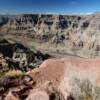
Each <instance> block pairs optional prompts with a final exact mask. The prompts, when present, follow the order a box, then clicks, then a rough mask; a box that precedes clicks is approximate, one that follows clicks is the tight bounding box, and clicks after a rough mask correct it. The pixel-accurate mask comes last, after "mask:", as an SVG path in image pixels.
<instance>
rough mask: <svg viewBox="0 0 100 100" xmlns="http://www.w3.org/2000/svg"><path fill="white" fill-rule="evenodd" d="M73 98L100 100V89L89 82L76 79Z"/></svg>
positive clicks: (75, 99)
mask: <svg viewBox="0 0 100 100" xmlns="http://www.w3.org/2000/svg"><path fill="white" fill-rule="evenodd" d="M71 96H72V97H73V98H74V100H100V87H97V86H95V84H93V83H92V82H91V81H89V80H79V79H75V80H74V84H73V89H72V93H71Z"/></svg>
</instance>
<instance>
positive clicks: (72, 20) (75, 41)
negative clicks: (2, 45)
mask: <svg viewBox="0 0 100 100" xmlns="http://www.w3.org/2000/svg"><path fill="white" fill-rule="evenodd" d="M0 32H1V33H9V34H15V35H17V34H18V35H25V34H27V36H28V37H30V38H32V39H33V40H34V41H36V42H39V43H40V42H42V43H44V44H45V43H48V46H49V45H50V44H52V45H53V46H54V47H56V48H57V47H60V48H58V49H57V50H59V51H61V52H62V50H61V49H62V47H63V51H69V52H71V53H73V54H75V55H77V54H79V55H81V56H87V54H88V55H89V56H88V57H91V56H93V57H94V56H95V55H98V56H99V53H98V52H99V51H100V42H99V41H100V39H99V38H100V34H99V32H100V14H93V15H88V16H75V15H50V14H49V15H40V14H24V15H16V16H1V18H0ZM80 51H81V52H80ZM82 51H83V52H82ZM84 54H86V55H84Z"/></svg>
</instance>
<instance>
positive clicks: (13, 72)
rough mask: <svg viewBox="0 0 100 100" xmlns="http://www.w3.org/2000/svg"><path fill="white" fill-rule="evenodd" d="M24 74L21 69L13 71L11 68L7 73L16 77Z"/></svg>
mask: <svg viewBox="0 0 100 100" xmlns="http://www.w3.org/2000/svg"><path fill="white" fill-rule="evenodd" d="M22 75H23V73H22V72H21V71H19V70H12V71H11V70H10V71H8V72H7V73H6V74H5V76H9V77H15V78H16V77H19V76H22Z"/></svg>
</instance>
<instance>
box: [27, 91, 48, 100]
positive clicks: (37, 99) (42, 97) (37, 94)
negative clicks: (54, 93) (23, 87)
mask: <svg viewBox="0 0 100 100" xmlns="http://www.w3.org/2000/svg"><path fill="white" fill-rule="evenodd" d="M26 100H49V96H48V94H47V93H46V92H45V91H42V90H38V89H36V90H33V91H32V92H31V94H30V95H29V96H28V98H27V99H26Z"/></svg>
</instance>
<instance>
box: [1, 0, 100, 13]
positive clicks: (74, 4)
mask: <svg viewBox="0 0 100 100" xmlns="http://www.w3.org/2000/svg"><path fill="white" fill-rule="evenodd" d="M99 11H100V0H0V14H18V13H68V14H71V13H72V14H73V13H78V14H89V13H93V12H99Z"/></svg>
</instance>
